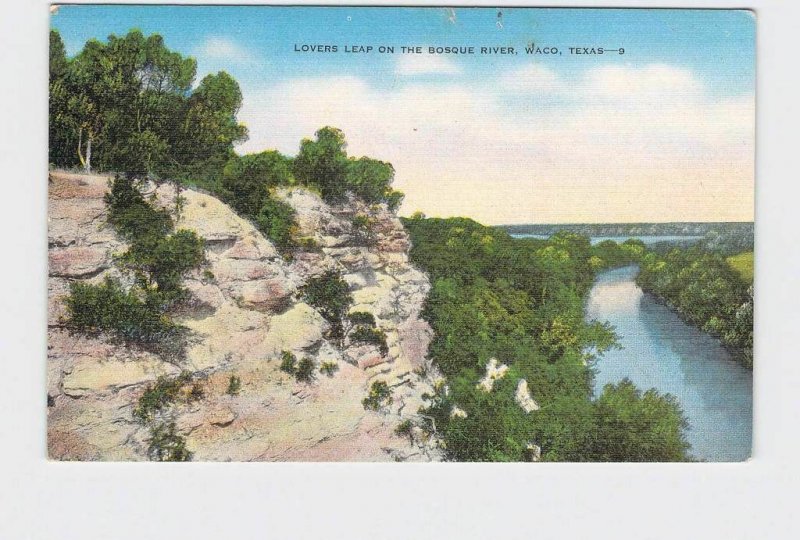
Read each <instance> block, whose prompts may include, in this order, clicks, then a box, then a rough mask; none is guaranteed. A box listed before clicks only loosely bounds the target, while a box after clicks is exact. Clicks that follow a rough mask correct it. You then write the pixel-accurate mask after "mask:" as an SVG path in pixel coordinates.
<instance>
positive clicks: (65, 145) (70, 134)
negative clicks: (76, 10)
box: [50, 30, 247, 178]
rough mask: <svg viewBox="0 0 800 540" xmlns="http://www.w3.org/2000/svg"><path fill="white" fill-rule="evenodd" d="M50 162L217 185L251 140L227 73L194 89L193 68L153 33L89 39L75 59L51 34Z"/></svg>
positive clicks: (192, 63)
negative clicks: (239, 147)
mask: <svg viewBox="0 0 800 540" xmlns="http://www.w3.org/2000/svg"><path fill="white" fill-rule="evenodd" d="M50 64H51V66H50V76H51V80H50V161H51V163H53V164H55V165H56V166H60V167H75V166H80V167H83V168H85V169H87V170H92V169H96V170H100V171H118V172H124V173H129V174H131V175H134V176H138V177H142V176H145V175H155V176H161V177H170V178H186V177H188V176H192V177H194V178H198V177H199V178H205V177H209V178H218V177H219V176H220V174H221V171H222V167H223V166H224V165H225V162H226V161H227V160H228V159H229V158H230V156H231V155H232V152H233V145H234V144H235V143H237V142H240V141H243V140H245V139H246V137H247V130H246V129H245V128H244V126H242V125H240V124H238V123H237V121H236V114H237V113H238V111H239V108H240V107H241V101H242V96H241V91H240V90H239V86H238V84H237V83H236V81H235V80H234V79H233V78H231V77H230V75H228V74H227V73H224V72H220V73H217V74H213V75H208V76H206V77H205V78H204V79H203V80H202V81H201V82H200V84H199V85H198V86H197V88H196V89H194V90H192V83H193V82H194V78H195V73H196V69H197V65H196V61H195V60H194V59H193V58H185V57H183V56H182V55H180V54H179V53H177V52H174V51H171V50H170V49H168V48H167V47H166V45H165V44H164V40H163V38H162V37H161V36H160V35H158V34H152V35H150V36H144V35H143V34H142V33H141V32H140V31H139V30H131V31H130V32H128V33H127V34H126V35H124V36H116V35H113V34H112V35H110V36H109V37H108V39H107V40H106V41H105V42H101V41H98V40H90V41H88V42H87V43H86V44H85V46H84V47H83V49H82V50H81V51H80V52H79V53H78V54H77V55H76V56H75V57H73V58H66V55H65V53H64V47H63V42H62V41H61V38H60V36H59V35H58V33H57V32H56V31H55V30H53V31H51V35H50Z"/></svg>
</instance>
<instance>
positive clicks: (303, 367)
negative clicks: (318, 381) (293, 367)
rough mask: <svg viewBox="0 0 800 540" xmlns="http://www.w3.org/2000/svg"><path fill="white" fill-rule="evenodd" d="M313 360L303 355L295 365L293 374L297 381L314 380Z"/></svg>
mask: <svg viewBox="0 0 800 540" xmlns="http://www.w3.org/2000/svg"><path fill="white" fill-rule="evenodd" d="M315 368H316V366H315V365H314V361H313V360H312V359H311V358H309V357H308V356H305V357H303V359H302V360H300V363H299V364H298V365H297V371H296V372H295V374H294V376H295V378H296V379H297V380H298V381H299V382H305V383H307V382H311V381H313V380H314V369H315Z"/></svg>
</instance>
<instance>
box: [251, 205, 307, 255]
mask: <svg viewBox="0 0 800 540" xmlns="http://www.w3.org/2000/svg"><path fill="white" fill-rule="evenodd" d="M255 220H256V223H257V224H258V228H259V229H260V230H261V232H263V233H264V234H265V235H266V236H267V238H269V239H270V240H272V242H273V243H274V244H275V246H276V247H277V248H278V249H279V250H284V251H285V250H288V249H290V248H292V247H294V241H293V240H292V235H293V234H294V233H295V231H296V229H297V225H295V222H294V209H293V208H292V207H291V206H289V205H288V204H286V203H285V202H282V201H278V200H276V199H273V198H272V197H270V196H269V195H267V196H266V197H265V198H264V201H263V203H262V205H261V208H260V210H259V211H258V214H257V215H256V216H255Z"/></svg>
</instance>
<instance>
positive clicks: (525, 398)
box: [514, 379, 539, 413]
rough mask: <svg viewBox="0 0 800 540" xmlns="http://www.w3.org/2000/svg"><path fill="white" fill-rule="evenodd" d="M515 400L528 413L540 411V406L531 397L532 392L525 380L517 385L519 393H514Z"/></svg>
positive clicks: (521, 380)
mask: <svg viewBox="0 0 800 540" xmlns="http://www.w3.org/2000/svg"><path fill="white" fill-rule="evenodd" d="M514 400H515V401H516V402H517V405H519V406H520V407H521V408H522V410H523V411H525V412H526V413H532V412H533V411H538V410H539V404H538V403H536V400H534V399H533V397H531V393H530V390H528V381H526V380H525V379H520V380H519V382H518V383H517V391H516V392H515V393H514Z"/></svg>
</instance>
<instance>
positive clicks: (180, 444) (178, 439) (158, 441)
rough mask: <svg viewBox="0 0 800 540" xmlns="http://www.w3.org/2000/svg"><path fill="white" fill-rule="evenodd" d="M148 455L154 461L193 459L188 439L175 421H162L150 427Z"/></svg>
mask: <svg viewBox="0 0 800 540" xmlns="http://www.w3.org/2000/svg"><path fill="white" fill-rule="evenodd" d="M147 442H148V446H147V456H148V457H149V458H150V459H151V460H152V461H191V460H192V452H190V451H189V450H187V449H186V440H185V439H184V438H183V437H182V436H180V435H179V434H178V433H177V432H176V429H175V422H161V423H159V424H156V425H154V426H152V427H151V428H150V438H149V439H147Z"/></svg>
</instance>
